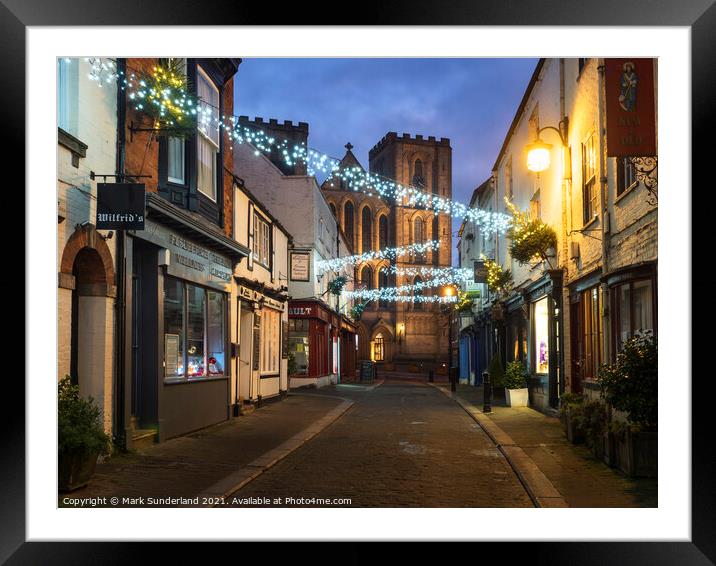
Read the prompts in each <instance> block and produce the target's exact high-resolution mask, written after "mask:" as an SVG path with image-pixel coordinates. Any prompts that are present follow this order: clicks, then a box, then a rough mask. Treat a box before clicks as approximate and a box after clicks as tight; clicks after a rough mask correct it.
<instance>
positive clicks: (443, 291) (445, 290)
mask: <svg viewBox="0 0 716 566" xmlns="http://www.w3.org/2000/svg"><path fill="white" fill-rule="evenodd" d="M456 295H457V289H455V286H454V285H443V286H442V287H441V288H440V296H441V297H442V298H443V299H446V302H445V303H443V312H445V313H446V314H447V317H448V378H449V379H450V391H455V390H456V389H457V385H456V379H455V372H454V371H453V367H452V303H451V302H448V301H447V299H449V298H450V297H454V296H456Z"/></svg>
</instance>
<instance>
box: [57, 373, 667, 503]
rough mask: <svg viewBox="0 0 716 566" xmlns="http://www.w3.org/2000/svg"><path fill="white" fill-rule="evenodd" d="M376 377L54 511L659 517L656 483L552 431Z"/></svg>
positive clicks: (462, 389) (191, 438)
mask: <svg viewBox="0 0 716 566" xmlns="http://www.w3.org/2000/svg"><path fill="white" fill-rule="evenodd" d="M378 377H379V379H378V380H377V381H376V382H375V383H373V384H339V385H335V386H329V387H323V388H320V389H310V388H300V389H296V390H292V391H291V392H290V393H289V395H288V396H287V397H286V398H285V399H284V400H283V401H281V402H276V403H271V404H268V405H266V406H264V407H262V408H260V409H258V410H256V411H254V412H252V413H249V414H248V415H246V416H242V417H238V418H235V419H232V420H230V421H227V422H225V423H221V424H219V425H216V426H213V427H209V428H207V429H204V430H202V431H199V432H197V433H194V434H190V435H187V436H184V437H180V438H175V439H171V440H168V441H166V442H164V443H161V444H155V445H153V446H150V447H148V448H145V449H142V450H140V451H137V452H133V453H129V454H122V455H119V456H114V457H112V458H111V460H109V461H107V462H104V463H100V464H98V466H97V471H96V473H95V475H94V476H93V478H92V480H91V482H90V484H89V485H88V486H86V487H84V488H81V489H79V490H77V491H75V492H72V493H70V494H60V496H59V498H58V505H59V506H67V505H70V504H71V503H68V502H67V500H66V499H65V498H67V497H70V498H75V499H79V498H82V499H84V500H88V499H89V498H96V499H95V503H93V505H94V506H99V507H102V506H107V507H110V506H119V507H135V506H152V507H175V506H192V507H193V506H238V507H247V506H261V507H286V506H290V507H329V506H330V507H334V506H339V507H535V506H536V507H567V506H569V507H650V506H656V505H657V484H656V480H641V479H632V478H628V477H626V476H624V475H622V474H621V473H620V472H617V471H615V470H612V469H611V468H609V467H607V466H606V465H604V464H603V463H601V462H598V461H596V460H594V459H593V458H592V456H591V452H589V451H588V450H587V449H586V448H584V447H582V446H574V445H572V444H571V443H569V442H568V441H567V440H566V438H564V434H563V432H562V429H561V425H560V423H559V420H558V419H556V418H553V417H548V416H546V415H543V414H542V413H539V412H537V411H534V410H532V409H529V408H508V407H503V406H502V407H501V406H499V405H498V406H495V405H494V404H493V412H492V413H490V414H483V413H482V411H481V408H482V388H474V387H471V386H467V385H459V386H458V390H457V392H456V393H451V392H450V390H449V385H448V384H447V383H446V382H445V381H444V380H439V379H438V380H437V381H436V382H435V383H428V382H427V378H426V376H424V375H419V374H395V375H392V374H389V373H385V374H381V375H380V376H378ZM113 497H115V498H117V499H118V503H114V502H111V498H113ZM148 498H156V499H157V501H154V502H150V501H149V499H148ZM170 498H184V499H180V500H176V499H170Z"/></svg>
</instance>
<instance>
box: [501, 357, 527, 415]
mask: <svg viewBox="0 0 716 566" xmlns="http://www.w3.org/2000/svg"><path fill="white" fill-rule="evenodd" d="M505 397H506V398H507V406H508V407H526V406H527V404H528V401H529V389H527V370H526V369H525V366H524V364H523V363H522V362H520V361H514V362H509V363H508V364H507V370H506V371H505Z"/></svg>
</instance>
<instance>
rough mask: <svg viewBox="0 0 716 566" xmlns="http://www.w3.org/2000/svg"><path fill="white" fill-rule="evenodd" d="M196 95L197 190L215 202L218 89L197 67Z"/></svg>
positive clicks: (217, 148) (217, 151) (217, 146)
mask: <svg viewBox="0 0 716 566" xmlns="http://www.w3.org/2000/svg"><path fill="white" fill-rule="evenodd" d="M196 94H197V96H198V97H199V100H200V102H199V109H200V111H201V112H200V114H201V115H200V117H199V124H198V131H199V133H198V135H197V136H196V138H197V172H198V173H197V188H198V189H199V191H201V192H202V193H203V194H204V195H206V196H207V197H209V198H210V199H211V200H214V201H215V200H216V177H217V170H216V167H217V155H218V153H219V89H218V88H216V86H215V85H214V83H213V82H212V81H211V79H210V78H209V75H207V74H206V72H204V70H203V69H202V68H201V67H197V72H196Z"/></svg>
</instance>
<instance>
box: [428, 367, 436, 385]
mask: <svg viewBox="0 0 716 566" xmlns="http://www.w3.org/2000/svg"><path fill="white" fill-rule="evenodd" d="M433 381H435V370H434V369H431V370H430V371H429V372H428V382H429V383H432V382H433Z"/></svg>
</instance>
